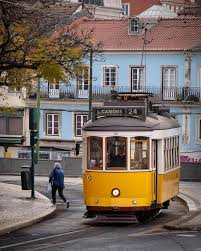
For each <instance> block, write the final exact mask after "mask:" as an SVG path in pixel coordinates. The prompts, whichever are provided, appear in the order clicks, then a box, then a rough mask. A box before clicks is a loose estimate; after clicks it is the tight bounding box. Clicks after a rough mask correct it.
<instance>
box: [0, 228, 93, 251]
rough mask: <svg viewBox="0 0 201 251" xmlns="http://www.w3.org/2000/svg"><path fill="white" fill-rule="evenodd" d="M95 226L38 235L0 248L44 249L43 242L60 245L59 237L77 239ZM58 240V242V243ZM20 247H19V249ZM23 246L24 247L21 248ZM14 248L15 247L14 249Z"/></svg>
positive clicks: (88, 233) (89, 232) (88, 232)
mask: <svg viewBox="0 0 201 251" xmlns="http://www.w3.org/2000/svg"><path fill="white" fill-rule="evenodd" d="M95 228H96V227H95V226H88V227H85V228H82V229H76V230H72V231H67V232H63V233H59V234H55V235H49V236H44V237H40V238H35V239H33V240H25V241H20V242H16V243H13V244H9V245H4V246H0V250H12V249H13V250H14V249H15V248H17V250H43V249H44V245H46V244H44V242H47V241H48V242H53V243H54V244H51V245H50V244H49V247H50V246H56V245H60V244H61V243H62V242H61V239H62V238H65V237H66V238H67V240H65V242H67V241H69V239H70V240H71V239H72V238H73V239H77V238H79V237H80V236H82V235H83V233H84V234H86V232H87V235H90V234H91V231H93V230H94V229H95ZM58 242H59V243H58ZM36 244H37V245H43V247H41V248H42V249H41V248H40V247H38V248H36V247H35V248H34V249H32V248H31V246H32V245H36ZM29 247H30V248H31V249H30V248H29ZM47 247H48V246H45V248H47ZM19 248H21V249H19ZM23 248H25V249H23ZM15 250H16V249H15Z"/></svg>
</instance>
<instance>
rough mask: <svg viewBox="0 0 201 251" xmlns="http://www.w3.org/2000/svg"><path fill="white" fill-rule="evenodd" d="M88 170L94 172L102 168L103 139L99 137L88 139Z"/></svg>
mask: <svg viewBox="0 0 201 251" xmlns="http://www.w3.org/2000/svg"><path fill="white" fill-rule="evenodd" d="M87 145H88V153H87V159H88V169H90V170H96V169H102V168H103V147H102V146H103V139H102V138H100V137H88V139H87Z"/></svg>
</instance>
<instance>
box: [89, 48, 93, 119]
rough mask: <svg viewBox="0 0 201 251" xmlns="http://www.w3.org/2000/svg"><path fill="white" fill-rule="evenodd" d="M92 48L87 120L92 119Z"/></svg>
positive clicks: (91, 53)
mask: <svg viewBox="0 0 201 251" xmlns="http://www.w3.org/2000/svg"><path fill="white" fill-rule="evenodd" d="M92 68H93V48H92V46H91V48H90V72H89V74H90V78H89V119H91V117H92V78H93V72H92Z"/></svg>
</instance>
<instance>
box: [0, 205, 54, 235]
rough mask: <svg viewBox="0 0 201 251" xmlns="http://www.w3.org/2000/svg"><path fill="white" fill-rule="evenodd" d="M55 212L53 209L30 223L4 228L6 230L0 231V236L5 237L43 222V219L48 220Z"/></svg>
mask: <svg viewBox="0 0 201 251" xmlns="http://www.w3.org/2000/svg"><path fill="white" fill-rule="evenodd" d="M55 211H56V208H53V209H52V210H51V211H50V212H46V213H45V214H43V215H41V216H39V217H36V218H34V219H32V220H30V221H25V222H20V223H18V224H15V225H13V226H10V227H6V228H4V229H2V230H0V236H2V235H5V234H9V233H11V232H13V231H16V230H19V229H22V228H25V227H28V226H31V225H33V224H35V223H38V222H40V221H43V220H45V219H48V218H50V217H51V216H53V215H54V214H55Z"/></svg>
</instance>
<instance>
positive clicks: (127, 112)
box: [94, 107, 145, 118]
mask: <svg viewBox="0 0 201 251" xmlns="http://www.w3.org/2000/svg"><path fill="white" fill-rule="evenodd" d="M94 115H95V118H97V117H101V116H104V117H111V116H125V117H127V116H128V117H135V116H142V117H144V116H145V108H144V107H124V108H123V107H118V108H117V107H105V108H95V114H94Z"/></svg>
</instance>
